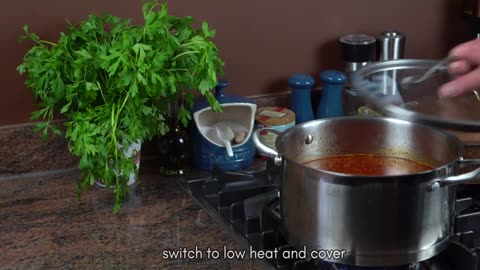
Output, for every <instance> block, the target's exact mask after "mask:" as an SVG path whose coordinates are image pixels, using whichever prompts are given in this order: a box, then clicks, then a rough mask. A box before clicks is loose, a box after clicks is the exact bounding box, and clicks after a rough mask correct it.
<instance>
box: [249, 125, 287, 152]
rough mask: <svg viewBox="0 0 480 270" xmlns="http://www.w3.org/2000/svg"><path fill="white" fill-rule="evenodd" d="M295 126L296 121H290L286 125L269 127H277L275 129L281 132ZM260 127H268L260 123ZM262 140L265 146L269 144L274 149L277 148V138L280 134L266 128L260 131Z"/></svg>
mask: <svg viewBox="0 0 480 270" xmlns="http://www.w3.org/2000/svg"><path fill="white" fill-rule="evenodd" d="M293 126H295V122H293V123H290V124H286V125H281V126H273V127H269V128H272V129H275V130H278V131H280V132H283V131H285V130H287V129H289V128H291V127H293ZM258 127H259V128H263V127H266V126H264V125H258ZM259 137H260V138H259V139H260V142H262V143H263V144H264V145H265V146H267V147H268V148H271V149H273V150H275V151H276V150H277V148H276V147H275V141H276V140H277V137H278V135H277V134H275V133H273V132H268V131H266V130H262V131H261V132H260V136H259Z"/></svg>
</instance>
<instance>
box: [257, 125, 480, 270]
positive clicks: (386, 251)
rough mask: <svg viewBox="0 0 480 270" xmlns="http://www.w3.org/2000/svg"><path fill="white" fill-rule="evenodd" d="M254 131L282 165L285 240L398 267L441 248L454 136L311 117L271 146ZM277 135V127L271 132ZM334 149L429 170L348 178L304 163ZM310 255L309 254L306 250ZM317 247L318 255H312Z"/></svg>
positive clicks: (448, 231) (448, 213) (351, 260)
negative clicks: (394, 159)
mask: <svg viewBox="0 0 480 270" xmlns="http://www.w3.org/2000/svg"><path fill="white" fill-rule="evenodd" d="M261 130H268V131H270V132H276V131H275V130H272V129H259V130H257V132H256V133H255V134H254V137H253V139H254V142H255V144H256V145H257V148H258V149H259V150H260V151H262V152H264V153H265V154H267V155H268V156H269V157H270V158H273V159H274V160H275V163H276V164H277V165H278V166H281V167H282V171H283V172H282V174H283V177H282V183H281V210H282V215H283V223H284V226H285V237H286V239H287V241H288V242H289V243H290V244H291V245H293V246H295V247H296V248H298V249H303V248H304V247H306V249H307V251H308V254H310V255H311V254H315V255H316V254H317V253H318V251H320V250H323V251H326V250H332V249H336V250H340V251H343V252H344V256H343V257H342V258H338V257H337V258H334V257H330V258H323V259H325V260H327V261H332V262H338V263H344V264H351V265H357V266H396V265H402V264H408V263H412V262H418V261H422V260H425V259H428V258H430V257H433V256H435V255H436V254H438V253H439V252H441V251H442V250H443V249H444V248H445V247H446V245H447V244H448V241H449V239H450V237H451V236H452V233H453V218H454V213H455V209H454V208H455V184H460V183H465V182H467V181H470V180H472V179H473V178H475V177H478V176H479V175H480V168H477V169H475V170H473V171H471V172H469V173H465V174H459V168H461V167H463V166H464V165H472V164H480V163H479V161H477V160H463V158H462V154H463V145H462V143H461V142H460V141H459V140H458V139H457V138H456V137H455V136H453V135H450V134H448V133H446V132H443V131H441V130H438V129H434V128H431V127H427V126H423V125H419V124H413V123H410V122H405V121H401V120H395V119H389V118H358V117H341V118H333V119H326V120H316V121H311V122H307V123H303V124H301V125H298V126H295V127H293V128H290V129H288V130H286V131H285V132H283V133H281V134H280V136H279V137H278V138H277V140H276V148H277V151H278V153H277V152H276V151H274V150H272V149H270V148H267V147H266V146H265V145H263V144H262V143H261V142H260V141H259V140H258V132H259V131H261ZM276 133H277V134H279V133H278V132H276ZM339 154H382V155H387V156H391V157H400V158H408V159H411V160H416V161H420V162H424V163H427V164H430V165H432V166H434V167H435V169H434V170H431V171H427V172H423V173H418V174H410V175H401V176H379V177H366V176H350V175H344V174H337V173H332V172H327V171H321V170H316V169H311V168H309V167H306V166H304V163H305V162H308V161H311V160H314V159H317V158H321V157H326V156H332V155H339ZM312 252H314V253H312ZM315 252H317V253H315Z"/></svg>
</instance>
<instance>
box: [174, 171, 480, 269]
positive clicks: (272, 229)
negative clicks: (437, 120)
mask: <svg viewBox="0 0 480 270" xmlns="http://www.w3.org/2000/svg"><path fill="white" fill-rule="evenodd" d="M280 173H281V172H280V169H279V168H278V167H276V166H275V165H274V164H273V162H271V161H268V162H267V163H266V167H265V166H263V167H258V166H257V167H256V168H254V169H253V170H245V171H239V172H223V171H221V170H220V169H218V168H214V169H213V170H212V172H211V173H208V174H204V175H203V176H202V177H195V178H190V179H188V178H187V179H184V180H182V181H180V185H181V186H182V187H183V188H184V189H185V190H186V191H187V193H189V194H190V195H191V196H192V198H193V199H194V200H195V201H197V203H199V204H200V205H201V206H202V207H203V208H204V209H205V210H206V211H207V212H208V213H209V214H210V215H211V216H212V217H213V218H214V219H215V220H216V221H217V222H218V223H219V224H220V225H222V226H223V227H224V228H225V229H226V230H227V231H229V232H230V233H231V235H232V237H234V238H235V239H236V240H237V242H238V243H239V244H240V245H241V246H242V247H243V248H244V249H245V250H249V249H250V248H252V249H253V250H257V251H259V250H262V251H265V252H267V251H275V250H277V251H278V254H283V252H284V251H289V252H292V251H296V249H295V248H294V247H292V246H290V245H289V244H288V242H287V241H286V240H285V239H284V237H283V235H285V234H284V233H283V232H284V227H283V225H282V224H283V223H282V218H281V209H280V197H279V196H280V194H279V188H278V187H279V185H280V175H281V174H280ZM476 186H477V187H475V188H472V187H471V185H470V186H464V187H460V188H459V191H458V193H457V194H458V195H457V196H458V197H459V198H462V199H458V200H457V205H456V210H457V213H456V214H457V216H456V219H455V237H454V240H453V241H452V242H451V244H450V245H449V247H448V248H447V249H446V250H445V251H444V252H442V253H441V254H439V255H438V256H436V257H434V258H432V259H429V260H427V261H424V262H420V263H414V264H411V265H407V266H397V267H359V266H349V265H342V264H338V263H330V262H326V261H321V260H313V259H308V258H297V259H291V258H285V257H283V256H277V257H275V258H271V259H268V260H267V259H266V260H265V267H266V268H267V269H281V270H287V269H293V270H310V269H312V270H313V269H316V270H480V267H478V264H479V263H478V260H477V254H480V185H476Z"/></svg>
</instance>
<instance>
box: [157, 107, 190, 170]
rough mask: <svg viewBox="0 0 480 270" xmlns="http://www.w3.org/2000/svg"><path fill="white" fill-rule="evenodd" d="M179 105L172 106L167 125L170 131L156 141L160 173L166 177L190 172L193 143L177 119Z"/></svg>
mask: <svg viewBox="0 0 480 270" xmlns="http://www.w3.org/2000/svg"><path fill="white" fill-rule="evenodd" d="M176 112H177V104H176V103H174V104H170V106H169V115H168V117H167V123H168V127H169V131H168V132H167V134H165V135H163V136H159V137H158V138H157V140H156V146H157V151H158V153H159V155H160V157H159V165H160V173H161V174H164V175H179V174H185V173H187V172H188V170H189V167H190V161H191V143H190V138H189V136H188V133H187V130H186V128H184V127H183V126H182V125H181V124H180V123H179V121H178V118H177V113H176Z"/></svg>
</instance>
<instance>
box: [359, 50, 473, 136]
mask: <svg viewBox="0 0 480 270" xmlns="http://www.w3.org/2000/svg"><path fill="white" fill-rule="evenodd" d="M435 65H437V66H438V68H437V69H436V70H435V72H433V73H432V75H431V76H429V77H428V78H427V79H425V80H422V81H421V82H420V81H419V82H417V81H416V80H412V79H418V78H421V77H422V75H424V74H425V73H426V72H427V71H428V70H429V69H430V68H432V67H433V66H435ZM411 76H413V77H411ZM407 77H408V78H409V79H411V80H409V79H406V78H407ZM450 79H451V78H450V76H449V74H448V68H447V65H446V64H442V65H439V62H438V61H434V60H418V59H400V60H393V61H384V62H377V63H372V64H369V65H367V66H365V67H363V68H361V69H360V70H358V71H357V72H356V73H355V74H354V75H353V79H352V86H353V88H354V89H355V90H356V91H358V93H359V94H360V95H361V96H363V97H364V99H365V101H366V102H367V104H368V106H369V107H371V108H372V109H373V110H375V111H377V112H379V113H381V114H383V115H385V116H389V117H394V118H398V119H402V120H407V121H410V122H417V123H422V124H427V125H431V126H435V127H439V128H446V129H452V130H461V131H480V95H478V94H477V92H476V91H473V92H470V93H466V94H464V95H461V96H458V97H454V98H441V97H439V96H438V89H439V88H440V86H442V85H443V84H445V83H446V82H448V81H449V80H450Z"/></svg>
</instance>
